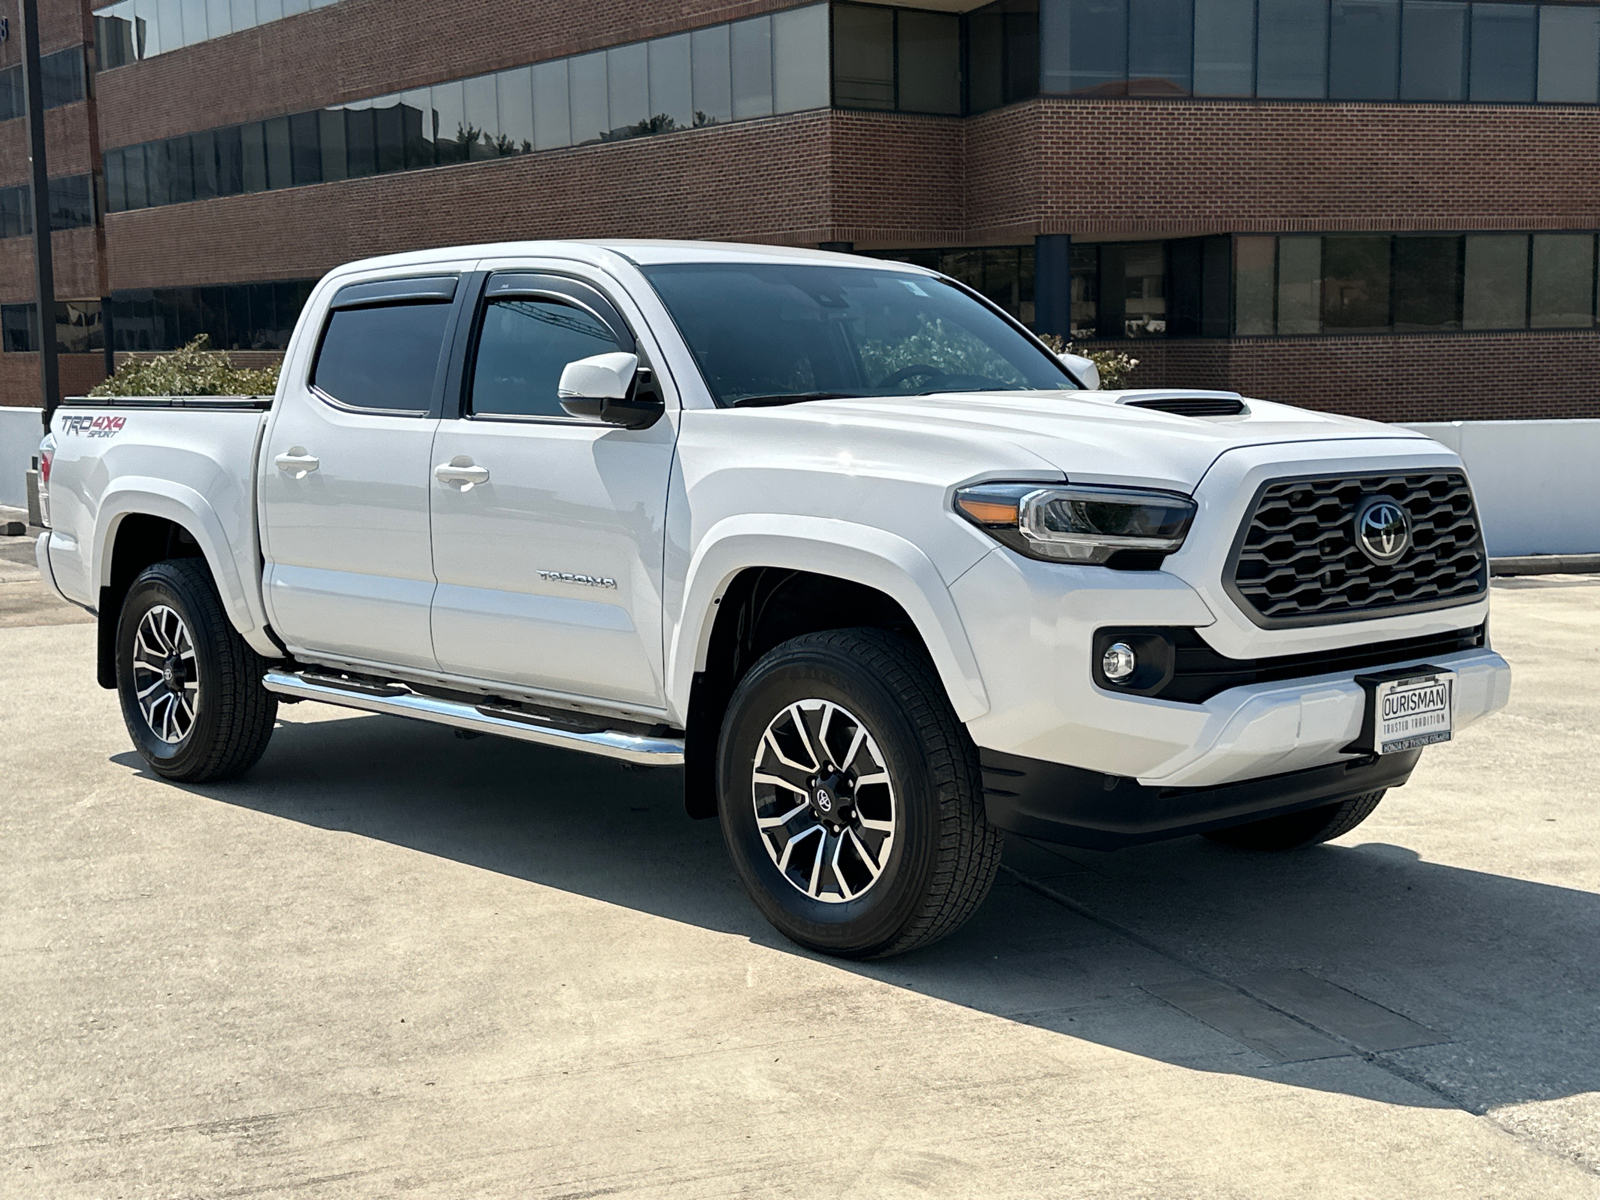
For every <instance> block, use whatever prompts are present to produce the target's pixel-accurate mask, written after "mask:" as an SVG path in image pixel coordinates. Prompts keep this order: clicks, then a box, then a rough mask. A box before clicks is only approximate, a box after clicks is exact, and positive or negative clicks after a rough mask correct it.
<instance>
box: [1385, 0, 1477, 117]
mask: <svg viewBox="0 0 1600 1200" xmlns="http://www.w3.org/2000/svg"><path fill="white" fill-rule="evenodd" d="M1401 20H1402V26H1401V32H1402V36H1401V41H1400V99H1402V100H1465V99H1466V97H1467V6H1466V5H1465V4H1462V3H1457V2H1456V0H1404V4H1403V6H1402V9H1401Z"/></svg>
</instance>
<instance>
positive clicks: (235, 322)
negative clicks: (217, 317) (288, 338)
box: [117, 284, 250, 350]
mask: <svg viewBox="0 0 1600 1200" xmlns="http://www.w3.org/2000/svg"><path fill="white" fill-rule="evenodd" d="M222 304H223V309H224V319H225V328H226V330H227V337H228V340H227V342H226V343H225V344H224V346H223V348H224V349H227V350H248V349H250V290H249V288H247V287H244V286H240V285H237V284H236V285H234V286H232V287H225V288H223V289H222ZM117 333H118V336H120V335H121V333H122V331H121V329H120V328H119V329H118V330H117Z"/></svg>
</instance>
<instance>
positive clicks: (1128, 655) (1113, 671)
mask: <svg viewBox="0 0 1600 1200" xmlns="http://www.w3.org/2000/svg"><path fill="white" fill-rule="evenodd" d="M1138 666H1139V660H1138V658H1137V657H1136V656H1135V655H1134V653H1133V647H1132V646H1130V645H1128V643H1127V642H1113V643H1111V645H1109V646H1107V647H1106V652H1105V653H1104V654H1102V655H1101V656H1100V669H1101V670H1102V671H1103V672H1105V677H1106V678H1107V679H1109V680H1111V682H1112V683H1121V682H1123V681H1124V680H1126V679H1131V678H1133V673H1134V671H1135V670H1136V669H1138Z"/></svg>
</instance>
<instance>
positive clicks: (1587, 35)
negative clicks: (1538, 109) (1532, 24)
mask: <svg viewBox="0 0 1600 1200" xmlns="http://www.w3.org/2000/svg"><path fill="white" fill-rule="evenodd" d="M1597 73H1600V8H1596V7H1594V6H1592V5H1584V6H1582V7H1579V6H1577V5H1570V4H1546V5H1543V6H1541V7H1540V9H1539V102H1540V103H1541V104H1593V103H1595V102H1596V100H1600V78H1597Z"/></svg>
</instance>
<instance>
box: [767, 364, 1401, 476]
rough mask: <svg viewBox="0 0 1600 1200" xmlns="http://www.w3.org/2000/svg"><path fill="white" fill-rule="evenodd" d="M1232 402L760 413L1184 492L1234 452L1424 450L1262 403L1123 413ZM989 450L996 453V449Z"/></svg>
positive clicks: (928, 405)
mask: <svg viewBox="0 0 1600 1200" xmlns="http://www.w3.org/2000/svg"><path fill="white" fill-rule="evenodd" d="M1223 396H1226V397H1229V398H1237V397H1236V395H1235V393H1231V392H1227V393H1224V392H1199V391H1178V390H1169V389H1163V390H1161V391H1138V392H1131V391H1124V392H1065V393H1063V392H960V393H947V394H943V395H930V396H905V397H899V396H875V397H870V398H863V399H842V400H816V401H810V402H807V403H803V404H796V405H791V406H789V407H786V408H782V409H778V410H772V409H767V410H764V411H765V412H769V413H770V412H774V411H777V412H781V413H784V414H785V415H793V416H796V417H804V418H811V419H819V420H824V421H827V422H829V423H840V422H842V423H847V424H849V425H850V426H851V427H852V428H853V429H854V430H856V431H859V433H860V434H861V435H862V436H864V437H866V438H869V439H870V438H871V437H872V434H873V432H881V433H883V434H885V435H888V436H897V435H898V436H899V437H901V438H904V439H905V444H908V445H911V446H915V445H917V444H918V443H924V440H925V439H935V440H943V439H945V438H948V439H950V440H952V441H958V442H961V443H963V444H965V445H966V446H968V447H969V448H970V449H971V450H973V451H977V452H979V453H980V454H981V452H982V451H981V447H983V446H984V445H986V444H987V445H989V446H995V443H1006V444H1008V446H1007V448H1008V449H1009V450H1010V453H1006V454H1001V455H998V456H997V457H996V461H995V463H994V465H995V466H996V467H1000V466H1002V464H1004V465H1015V464H1016V463H1017V460H1018V455H1017V453H1016V451H1019V450H1020V451H1023V452H1025V454H1027V455H1030V456H1032V457H1033V458H1034V459H1036V460H1038V461H1037V464H1036V465H1037V468H1038V469H1041V470H1043V469H1048V468H1054V469H1056V470H1059V471H1061V472H1063V473H1065V474H1066V475H1067V477H1068V478H1069V479H1071V480H1072V481H1074V482H1079V483H1122V484H1127V483H1130V482H1138V483H1142V484H1145V485H1147V486H1152V487H1166V488H1174V489H1177V490H1181V491H1185V492H1187V491H1192V490H1193V489H1194V488H1195V487H1196V486H1197V485H1198V484H1199V482H1200V479H1201V478H1202V477H1203V476H1204V475H1205V473H1206V471H1207V470H1208V469H1209V468H1210V467H1211V464H1212V463H1214V462H1216V460H1217V458H1218V457H1219V456H1220V455H1222V454H1224V453H1225V452H1227V451H1229V450H1232V449H1236V448H1238V447H1241V446H1261V445H1272V444H1279V443H1299V442H1329V441H1351V440H1358V439H1359V440H1372V439H1374V438H1383V439H1394V440H1407V439H1409V440H1413V441H1419V442H1426V441H1428V439H1427V437H1426V436H1425V435H1423V434H1420V433H1416V432H1414V431H1413V430H1409V429H1405V428H1403V427H1401V426H1397V425H1385V424H1381V423H1379V422H1377V421H1365V420H1361V419H1359V418H1356V417H1343V416H1337V415H1335V414H1332V413H1321V412H1311V411H1309V410H1307V409H1302V408H1293V407H1290V406H1289V405H1286V404H1275V403H1272V402H1271V401H1267V400H1245V401H1244V404H1245V411H1244V412H1243V413H1241V414H1239V415H1236V416H1220V417H1191V416H1181V415H1178V414H1175V413H1168V412H1162V411H1158V410H1154V409H1149V408H1138V407H1130V401H1135V400H1141V399H1145V400H1148V399H1154V398H1159V399H1163V400H1165V399H1171V398H1182V397H1193V398H1216V397H1223ZM995 448H996V449H998V448H999V447H995Z"/></svg>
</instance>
